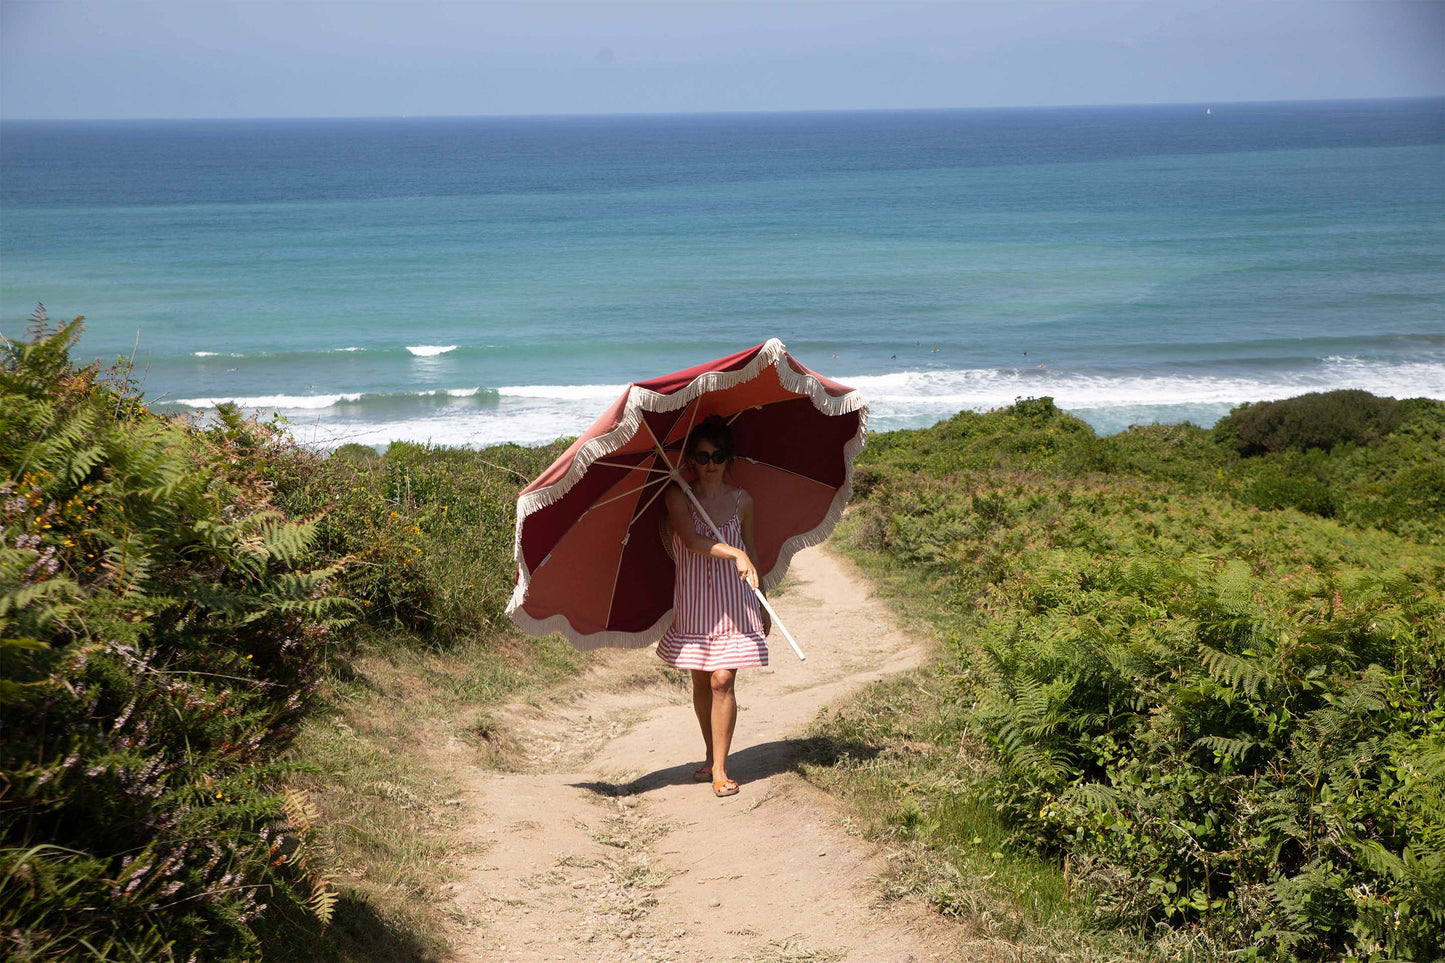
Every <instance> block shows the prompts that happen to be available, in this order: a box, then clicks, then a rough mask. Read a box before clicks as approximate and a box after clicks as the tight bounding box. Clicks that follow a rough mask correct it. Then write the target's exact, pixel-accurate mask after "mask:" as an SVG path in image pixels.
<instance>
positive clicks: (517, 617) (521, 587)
mask: <svg viewBox="0 0 1445 963" xmlns="http://www.w3.org/2000/svg"><path fill="white" fill-rule="evenodd" d="M786 355H787V347H786V346H785V345H784V344H783V342H782V341H780V340H778V339H777V338H770V339H769V340H768V341H767V343H766V344H764V345H763V346H762V347H761V348H760V349H759V350H758V353H757V354H756V355H754V356H753V359H752V360H751V361H749V362H748V363H747V364H746V365H744V366H743V367H742V368H739V369H738V370H736V371H705V372H703V373H702V374H700V375H698V376H697V377H696V378H694V379H693V380H692V381H691V382H690V383H689V384H688V385H687V386H686V387H685V388H683V389H682V390H680V391H675V392H673V393H672V394H659V393H658V392H656V391H651V390H649V389H647V388H643V387H640V386H638V385H636V384H634V385H632V386H630V387H629V388H628V394H627V402H626V404H625V405H624V406H623V410H622V417H621V419H620V420H619V421H618V423H617V427H616V428H614V429H612V430H611V431H609V432H607V433H606V434H604V435H598V436H597V437H596V438H593V439H592V440H591V441H589V442H587V443H586V444H585V445H583V446H582V447H581V448H580V449H578V450H577V453H576V454H575V455H573V456H572V464H571V466H570V467H569V468H568V469H567V472H566V474H564V475H563V476H562V477H561V478H560V479H558V480H557V481H556V482H553V483H552V484H551V485H548V486H547V487H546V488H539V489H538V490H537V491H534V492H528V493H527V494H525V495H523V496H521V497H520V498H519V499H517V528H516V532H515V533H514V535H513V539H512V557H513V558H514V560H515V561H516V563H517V585H516V588H514V589H513V590H512V597H511V599H510V600H509V601H508V602H507V615H508V616H510V617H511V619H512V621H513V622H515V623H516V624H517V627H518V628H520V629H521V630H522V631H524V632H526V633H528V634H529V635H547V634H549V633H551V632H560V633H561V634H563V635H565V636H566V637H567V638H568V639H569V640H571V642H572V644H573V645H575V646H577V647H578V648H579V649H582V650H584V651H585V650H587V649H593V648H597V647H599V646H622V647H626V648H642V647H644V646H647V645H651V644H652V643H653V642H656V641H657V640H658V639H659V638H661V637H662V633H663V632H665V631H666V627H667V625H668V624H669V620H670V618H671V615H672V611H671V610H670V609H669V610H668V612H667V614H666V615H665V616H664V617H663V619H662V620H659V622H658V623H657V624H656V625H654V626H653V627H652V628H650V629H648V630H646V631H645V632H596V633H593V634H591V635H586V634H583V633H580V632H578V631H576V630H575V629H573V628H572V624H571V623H570V622H568V621H567V618H566V616H564V615H553V616H549V617H548V618H546V619H540V620H539V619H535V618H533V617H532V616H530V615H528V614H527V613H526V611H525V610H524V609H523V608H522V603H523V602H525V601H526V598H527V588H528V586H529V585H531V582H532V573H531V571H530V570H529V569H528V568H527V566H526V564H525V562H524V561H523V559H522V524H523V523H524V522H525V521H526V519H527V516H528V515H530V514H532V513H533V512H535V511H537V510H538V509H540V508H545V507H547V506H548V505H552V504H555V503H556V502H558V501H560V500H561V499H562V497H563V496H564V495H566V494H567V492H569V491H571V490H572V486H573V485H575V484H577V482H579V481H580V480H581V479H582V476H583V475H585V474H586V473H587V470H588V469H589V468H591V467H592V463H593V462H595V461H597V459H599V458H604V457H606V456H607V455H610V454H612V453H613V452H615V451H617V450H618V449H619V448H621V447H622V446H623V445H625V444H627V443H628V442H629V441H631V440H632V438H633V436H634V435H636V434H637V432H638V431H639V430H641V429H642V415H643V412H649V411H651V412H663V411H676V410H677V409H679V408H683V407H686V406H687V405H689V404H691V403H692V402H693V401H695V400H696V399H697V398H699V397H701V396H702V395H705V394H707V393H709V392H712V391H720V390H724V389H727V388H732V387H735V386H737V385H740V384H742V383H743V382H745V381H751V380H752V379H754V378H756V377H758V376H759V375H761V374H762V373H763V371H764V370H766V369H768V368H772V369H773V370H774V371H775V372H776V373H777V378H778V383H779V384H780V385H781V386H782V387H783V388H785V389H786V390H788V391H791V392H792V393H794V394H797V395H806V396H807V397H808V399H809V400H811V401H812V402H813V407H814V408H816V409H817V410H818V411H821V412H823V413H824V414H826V415H844V414H847V413H849V412H852V411H857V412H860V413H861V414H860V417H859V419H858V433H857V434H856V435H854V436H853V438H852V439H851V440H850V441H849V442H848V444H847V445H846V446H844V449H843V451H844V455H845V456H846V459H845V471H846V473H845V475H844V478H843V484H842V486H841V487H840V488H839V489H838V492H837V494H836V495H835V496H834V497H833V502H832V504H831V505H830V506H829V507H828V514H827V515H826V516H825V517H824V519H823V521H822V522H820V523H819V524H818V525H816V526H814V527H813V529H812V530H810V531H807V532H803V533H801V534H799V535H794V536H793V537H792V538H790V539H788V540H787V541H786V542H784V543H783V545H782V547H781V549H780V550H779V552H778V560H777V562H776V563H775V564H774V566H773V567H772V569H771V570H769V571H768V573H767V574H766V575H765V576H764V577H763V582H762V584H763V587H764V588H772V587H774V586H776V585H777V584H778V583H779V582H781V581H782V580H783V577H784V576H785V575H786V574H787V572H788V566H789V565H790V564H791V563H792V560H793V556H794V555H795V554H797V553H798V552H799V551H801V550H802V549H805V548H808V547H810V546H813V545H818V544H821V543H822V542H823V541H825V540H826V539H827V538H828V536H829V535H830V534H832V532H833V528H834V526H835V525H837V524H838V519H840V518H842V517H843V509H844V507H845V506H847V504H848V499H849V497H850V496H851V495H852V493H853V459H854V458H855V457H856V456H857V454H858V452H860V451H862V450H863V446H864V444H865V442H866V439H867V434H868V402H867V401H866V400H865V399H864V398H863V394H862V392H860V391H858V390H856V389H854V390H852V391H849V392H848V393H847V394H845V395H842V396H839V397H834V396H833V395H830V394H828V391H827V389H825V388H824V387H823V385H822V383H821V382H820V381H818V379H817V378H814V377H812V376H811V375H806V374H803V373H802V372H799V371H794V370H793V368H792V367H791V366H790V365H789V364H788V363H787V361H786ZM654 633H655V634H654Z"/></svg>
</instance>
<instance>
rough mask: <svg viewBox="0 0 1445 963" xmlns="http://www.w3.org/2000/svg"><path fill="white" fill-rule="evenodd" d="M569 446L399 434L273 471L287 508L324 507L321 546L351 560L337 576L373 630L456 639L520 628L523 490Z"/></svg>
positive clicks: (311, 510) (312, 510) (305, 512)
mask: <svg viewBox="0 0 1445 963" xmlns="http://www.w3.org/2000/svg"><path fill="white" fill-rule="evenodd" d="M356 447H361V446H353V448H356ZM563 447H564V445H562V444H561V443H558V444H554V445H547V446H541V447H538V448H524V447H522V446H519V445H498V446H495V447H492V448H487V449H485V450H483V451H469V450H466V449H460V448H436V447H432V446H428V445H419V444H414V443H411V442H396V443H394V444H392V445H391V446H390V447H389V448H388V449H387V451H386V454H385V455H384V456H382V455H377V454H376V453H375V452H374V451H373V450H372V449H370V448H366V449H364V452H365V453H366V454H363V453H362V452H357V451H354V450H350V449H348V450H345V451H341V450H338V451H337V452H336V453H335V454H333V455H332V456H331V457H330V458H326V457H323V456H320V455H313V456H307V457H306V458H305V459H304V460H303V459H297V460H293V461H289V462H286V463H283V464H280V465H278V466H277V467H278V471H277V473H275V474H274V475H273V476H272V478H273V480H274V481H275V483H276V486H277V488H276V497H277V499H278V501H279V502H280V503H281V504H282V505H284V506H285V507H286V508H287V510H288V511H290V512H291V513H293V514H297V515H302V516H309V515H315V514H319V515H320V519H319V521H318V523H317V529H316V532H317V541H316V548H317V550H318V551H319V552H321V553H322V554H323V555H324V556H325V557H327V558H329V559H331V560H333V561H337V562H340V561H341V560H346V561H347V562H348V564H347V565H346V568H345V570H344V572H343V573H342V574H341V575H340V576H339V578H338V584H339V587H340V589H341V590H342V591H344V592H345V593H346V594H347V595H348V596H349V597H351V598H353V599H355V600H356V601H357V602H358V603H359V604H360V605H361V606H362V609H363V611H364V612H365V613H366V616H367V617H366V621H365V623H364V626H363V627H364V628H366V629H368V630H374V629H376V628H378V627H381V626H384V625H391V626H394V627H396V628H400V629H404V630H406V631H409V632H414V633H416V634H417V635H418V636H420V637H421V638H424V639H427V640H430V641H431V642H432V643H435V644H447V643H449V642H450V641H452V640H455V639H459V638H478V637H482V638H488V637H490V638H500V637H504V636H506V635H509V634H510V633H511V632H512V626H511V623H510V621H509V620H508V619H507V617H506V604H507V600H508V598H510V596H511V593H512V586H513V578H514V569H513V566H512V561H511V559H512V543H513V539H514V537H515V529H516V506H517V493H518V492H519V491H520V490H521V489H522V487H523V486H524V485H525V484H526V483H527V482H528V481H529V480H530V479H531V478H532V477H534V476H535V475H537V474H538V473H540V472H541V470H542V469H543V468H545V467H546V466H547V465H549V464H550V463H551V462H552V461H553V460H554V459H555V458H556V457H557V455H559V454H560V453H561V451H562V448H563Z"/></svg>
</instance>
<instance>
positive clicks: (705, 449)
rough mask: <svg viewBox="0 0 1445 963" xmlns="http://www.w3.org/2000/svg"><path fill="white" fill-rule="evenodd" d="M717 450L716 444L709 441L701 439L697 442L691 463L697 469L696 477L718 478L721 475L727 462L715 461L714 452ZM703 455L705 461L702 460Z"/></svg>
mask: <svg viewBox="0 0 1445 963" xmlns="http://www.w3.org/2000/svg"><path fill="white" fill-rule="evenodd" d="M717 450H718V447H717V445H714V444H713V443H712V442H710V441H706V440H703V441H699V442H698V443H697V447H696V448H694V449H693V455H694V457H693V459H692V465H693V467H694V468H696V469H697V473H698V477H700V478H718V477H721V476H722V473H723V471H724V470H725V469H726V468H727V462H725V461H724V462H719V461H717V455H716V454H715V452H716V451H717ZM704 456H706V458H707V461H702V458H703V457H704Z"/></svg>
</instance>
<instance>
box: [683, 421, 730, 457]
mask: <svg viewBox="0 0 1445 963" xmlns="http://www.w3.org/2000/svg"><path fill="white" fill-rule="evenodd" d="M700 441H708V442H712V445H713V447H714V448H716V449H717V450H718V451H720V452H722V453H723V454H724V455H726V456H727V457H728V458H729V459H731V458H732V456H733V430H732V428H730V427H728V423H727V422H725V421H723V420H722V418H721V417H719V416H718V415H709V416H708V417H706V418H704V419H703V421H702V423H701V424H698V425H694V426H693V429H692V431H691V432H689V433H688V436H687V444H686V445H684V446H683V449H682V454H683V457H684V458H692V453H693V452H695V451H697V444H698V442H700Z"/></svg>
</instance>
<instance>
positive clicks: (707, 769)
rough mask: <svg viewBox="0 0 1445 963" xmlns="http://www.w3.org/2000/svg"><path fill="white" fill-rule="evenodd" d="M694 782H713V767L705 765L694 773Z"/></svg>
mask: <svg viewBox="0 0 1445 963" xmlns="http://www.w3.org/2000/svg"><path fill="white" fill-rule="evenodd" d="M692 781H693V782H712V766H710V765H708V764H707V763H703V764H702V765H701V766H698V767H697V768H696V769H694V770H693V771H692Z"/></svg>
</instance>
